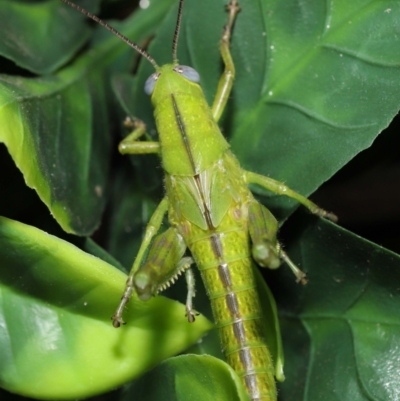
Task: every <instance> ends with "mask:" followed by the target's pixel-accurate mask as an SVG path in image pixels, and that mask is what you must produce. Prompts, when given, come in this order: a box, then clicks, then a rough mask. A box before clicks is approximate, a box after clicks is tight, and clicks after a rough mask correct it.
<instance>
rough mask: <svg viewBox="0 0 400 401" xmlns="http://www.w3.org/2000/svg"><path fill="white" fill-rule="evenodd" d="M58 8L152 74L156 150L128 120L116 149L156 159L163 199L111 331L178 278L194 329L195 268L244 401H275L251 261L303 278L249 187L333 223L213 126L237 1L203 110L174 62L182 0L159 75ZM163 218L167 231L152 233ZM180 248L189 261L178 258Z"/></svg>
mask: <svg viewBox="0 0 400 401" xmlns="http://www.w3.org/2000/svg"><path fill="white" fill-rule="evenodd" d="M62 1H63V2H64V3H67V4H69V5H70V6H72V7H74V8H76V9H78V10H79V11H81V12H82V13H84V14H85V15H87V16H88V17H90V18H92V19H94V20H95V21H97V22H98V23H100V24H101V25H103V26H104V27H106V28H107V29H108V30H110V31H111V32H113V33H114V34H115V35H117V36H119V37H120V38H121V39H122V40H123V41H125V42H126V43H127V44H128V45H129V46H131V47H132V48H134V49H135V50H136V51H137V52H139V53H140V54H141V55H142V56H144V57H145V58H146V59H147V60H148V61H149V62H150V63H151V64H152V65H153V66H154V68H155V71H156V72H155V73H154V74H152V75H151V76H150V77H149V78H148V80H147V81H146V84H145V92H146V93H147V94H148V95H150V96H151V101H152V104H153V106H154V117H155V120H156V125H157V130H158V134H159V138H160V139H159V142H151V141H139V139H140V138H141V137H142V136H143V135H144V134H145V133H146V127H145V125H144V123H142V122H140V121H136V122H135V123H134V126H135V129H134V130H133V132H132V133H131V134H130V135H128V136H127V137H126V138H125V139H124V140H123V141H122V142H121V143H120V145H119V151H120V152H121V153H122V154H149V153H157V154H159V155H160V157H161V160H162V166H163V169H164V172H165V188H166V194H165V196H164V198H163V199H162V201H161V202H160V204H159V205H158V207H157V208H156V210H155V212H154V214H153V215H152V217H151V219H150V222H149V223H148V225H147V228H146V231H145V235H144V239H143V242H142V244H141V247H140V249H139V252H138V255H137V257H136V260H135V262H134V264H133V267H132V270H131V272H130V274H129V276H128V279H127V283H126V288H125V292H124V294H123V296H122V298H121V302H120V304H119V306H118V308H117V310H116V312H115V314H114V316H113V317H112V320H113V325H114V327H119V326H120V325H121V324H124V321H123V319H122V314H123V310H124V308H125V306H126V304H127V303H128V301H129V299H130V297H131V295H132V293H133V291H136V293H137V295H138V296H139V298H140V299H142V300H147V299H149V298H150V297H152V296H154V295H156V294H157V293H159V292H160V291H162V290H163V289H165V288H167V287H168V286H169V285H170V284H171V283H173V282H174V281H175V279H176V278H177V277H178V276H179V275H181V274H182V273H184V274H185V276H186V281H187V285H188V294H187V300H186V314H187V318H188V321H189V322H194V320H195V316H196V314H197V312H196V311H195V310H194V308H193V305H192V298H193V297H194V294H195V289H194V278H193V272H192V270H191V268H190V266H191V265H192V264H193V263H195V264H196V265H197V266H198V268H199V270H200V272H201V276H202V279H203V281H204V285H205V288H206V290H207V293H208V296H209V298H210V301H211V306H212V310H213V315H214V319H215V323H216V325H217V327H218V329H219V333H220V338H221V343H222V348H223V352H224V354H225V357H226V360H227V362H228V363H229V364H230V365H231V366H232V367H233V369H234V370H235V371H236V372H237V374H238V375H239V376H240V377H241V379H242V382H243V385H244V386H245V388H246V390H247V393H248V395H249V397H250V399H251V400H253V401H275V400H276V399H277V395H276V386H275V379H274V365H273V362H272V360H271V356H270V353H269V350H268V348H267V346H266V341H265V335H264V332H263V329H262V321H261V319H262V309H261V305H260V302H259V299H258V295H257V292H256V288H255V279H254V277H253V271H252V263H253V260H254V261H255V262H256V263H257V264H258V265H260V266H262V267H268V268H270V269H275V268H277V267H279V265H280V263H281V260H283V261H285V262H286V263H287V264H288V265H289V267H290V268H291V269H292V271H293V273H294V274H295V276H296V278H297V280H298V281H301V282H303V283H304V282H305V280H306V279H305V274H304V273H303V272H302V271H301V270H300V269H299V268H298V267H297V266H295V265H294V263H293V262H292V261H291V260H290V259H289V257H288V256H287V254H286V253H285V252H284V251H283V250H282V248H281V246H280V244H279V242H278V241H277V231H278V222H277V220H276V219H275V217H274V216H273V215H272V214H271V212H270V211H269V210H268V209H267V208H265V207H264V206H262V205H261V204H260V203H259V202H258V201H256V200H255V199H254V197H253V195H252V193H251V192H250V190H249V188H248V185H249V184H256V185H259V186H261V187H263V188H265V189H267V190H269V191H272V192H274V193H276V194H279V195H286V196H289V197H291V198H293V199H295V200H297V201H298V202H299V203H301V204H303V205H304V206H305V207H307V208H308V209H309V210H310V211H311V213H314V214H316V215H318V216H322V217H325V218H328V219H331V220H333V221H335V220H336V217H335V215H333V214H331V213H328V212H326V211H324V210H322V209H321V208H319V207H318V206H317V205H316V204H314V203H313V202H311V201H310V200H308V199H307V198H305V197H303V196H302V195H300V194H298V193H296V192H294V191H293V190H291V189H290V188H288V187H286V186H285V185H284V184H282V183H280V182H278V181H275V180H273V179H271V178H268V177H264V176H261V175H258V174H256V173H253V172H250V171H245V170H243V169H242V168H241V167H240V165H239V163H238V161H237V159H236V158H235V156H234V155H233V154H232V152H231V151H230V149H229V144H228V142H227V141H226V140H225V138H224V137H223V135H222V133H221V131H220V129H219V127H218V125H217V122H218V120H219V119H220V117H221V115H222V113H223V110H224V108H225V106H226V104H227V101H228V98H229V94H230V92H231V89H232V85H233V80H234V76H235V67H234V63H233V60H232V57H231V53H230V48H229V47H230V38H231V32H232V28H233V24H234V21H235V19H236V16H237V14H238V12H239V10H240V9H239V5H238V2H237V0H230V2H229V4H228V6H227V10H228V21H227V24H226V26H225V27H224V30H223V35H222V39H221V43H220V52H221V56H222V60H223V62H224V65H225V71H224V72H223V74H222V76H221V78H220V81H219V84H218V89H217V93H216V96H215V99H214V102H213V105H212V106H211V107H210V106H209V105H208V104H207V101H206V99H205V97H204V93H203V91H202V89H201V87H200V85H199V81H200V78H199V74H198V73H197V72H196V71H195V70H194V69H193V68H191V67H188V66H182V65H179V63H178V58H177V43H178V37H179V30H180V23H181V18H182V9H183V4H184V0H180V3H179V10H178V18H177V23H176V29H175V35H174V39H173V46H172V55H173V62H172V63H171V64H166V65H163V66H161V67H160V66H158V65H157V63H156V62H155V60H154V59H153V58H152V57H151V56H150V55H149V54H148V53H147V52H146V51H145V50H143V49H142V48H140V47H139V46H138V45H137V44H135V43H132V42H131V41H129V39H127V38H126V37H124V36H122V35H121V34H120V33H119V32H117V31H115V30H114V29H113V28H112V27H110V26H109V25H108V24H106V23H105V22H103V21H101V20H99V19H98V18H97V17H96V16H94V15H92V14H90V13H88V12H87V11H85V10H83V9H81V8H80V7H78V6H76V5H74V4H72V3H70V2H69V1H68V0H62ZM167 212H168V218H169V222H170V228H168V229H167V230H166V231H165V232H163V233H162V234H158V235H157V232H158V231H159V229H160V226H161V224H162V221H163V218H164V216H165V214H166V213H167ZM187 250H189V251H190V254H191V256H185V253H186V251H187ZM147 252H148V256H147V258H146V260H144V259H145V255H146V253H147ZM143 263H144V264H143Z"/></svg>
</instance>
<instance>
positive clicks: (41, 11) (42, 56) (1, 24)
mask: <svg viewBox="0 0 400 401" xmlns="http://www.w3.org/2000/svg"><path fill="white" fill-rule="evenodd" d="M99 2H100V1H99V0H95V1H93V0H90V1H89V0H81V1H80V2H77V3H78V4H80V5H81V7H84V8H86V9H87V10H89V11H91V12H93V13H96V12H97V11H98V4H99ZM31 3H33V4H29V3H24V2H19V1H13V0H1V1H0V7H1V14H0V36H1V38H2V40H1V42H0V55H2V56H4V57H6V58H8V59H10V60H13V61H14V62H15V63H16V64H17V65H19V66H20V67H22V68H26V69H27V70H29V71H31V72H34V73H37V74H49V73H51V72H54V71H55V70H57V68H59V67H60V66H62V65H63V64H65V63H66V62H67V61H68V60H70V59H71V57H72V56H73V55H74V54H75V53H76V51H77V50H78V49H79V48H80V47H81V46H82V45H83V44H84V43H85V41H86V40H87V39H88V38H89V32H90V31H89V28H88V26H87V25H85V24H83V23H82V22H83V20H84V18H85V17H84V16H83V15H79V16H77V15H76V12H74V11H73V10H72V9H70V8H67V7H65V6H62V5H61V2H60V0H47V1H42V2H31ZM78 21H79V22H78ZM71 26H74V28H73V29H71ZM33 32H34V34H32V33H33Z"/></svg>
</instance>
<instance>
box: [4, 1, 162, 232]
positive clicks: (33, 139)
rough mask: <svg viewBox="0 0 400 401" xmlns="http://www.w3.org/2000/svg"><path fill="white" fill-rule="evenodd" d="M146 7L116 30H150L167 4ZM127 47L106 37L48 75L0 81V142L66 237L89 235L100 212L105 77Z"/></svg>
mask: <svg viewBox="0 0 400 401" xmlns="http://www.w3.org/2000/svg"><path fill="white" fill-rule="evenodd" d="M62 6H63V7H66V6H65V5H62ZM153 7H154V9H153V8H149V9H148V10H145V11H142V13H141V14H137V15H135V16H134V18H132V19H131V20H129V21H126V23H125V27H123V28H124V29H122V30H123V32H124V33H125V34H126V35H127V36H129V37H132V38H134V39H138V38H141V37H143V35H146V34H147V33H148V32H151V31H152V30H153V29H154V28H153V27H154V23H155V22H157V21H158V20H159V19H160V18H162V16H163V11H164V9H165V8H168V7H169V3H168V2H161V3H159V4H158V7H157V3H155V4H154V6H153ZM76 13H77V12H76ZM77 14H78V13H77ZM142 15H143V18H142ZM128 50H129V48H128V47H127V46H126V44H124V43H121V41H120V40H118V39H117V38H116V37H114V36H111V35H110V36H109V37H108V38H107V40H102V41H101V42H100V44H99V45H98V46H97V47H96V50H93V51H91V52H90V53H86V54H85V55H83V56H82V57H80V58H79V59H77V60H76V61H75V62H74V63H73V64H71V65H70V66H68V67H67V68H65V69H63V70H61V71H60V72H58V73H57V74H55V75H51V76H46V77H43V78H36V79H29V78H21V77H10V76H0V126H1V129H0V142H4V143H5V144H6V146H7V148H8V150H9V152H10V154H11V156H12V157H13V159H14V161H15V163H16V165H17V166H18V168H19V169H20V170H21V171H22V172H23V174H24V178H25V181H26V183H27V185H28V186H30V187H31V188H34V189H35V190H36V191H37V192H38V194H39V196H40V198H41V199H42V201H43V202H44V203H45V204H46V205H47V206H48V207H49V209H50V210H51V212H52V214H53V215H54V217H55V218H56V219H57V221H58V222H59V224H60V225H61V226H62V227H63V229H64V230H65V231H67V232H72V233H76V234H80V235H88V234H91V233H92V232H93V231H94V230H95V229H96V228H97V227H98V225H99V222H100V218H101V214H102V213H103V211H104V206H105V201H106V198H107V193H108V184H107V180H108V175H109V169H110V162H111V159H110V156H111V151H112V141H111V136H110V125H109V118H108V113H107V110H108V108H109V107H110V106H111V102H110V99H108V98H107V96H108V94H109V93H108V88H109V81H108V80H105V78H106V76H107V75H106V73H107V68H108V67H110V68H111V66H114V64H113V63H115V62H116V60H117V59H119V58H120V57H122V55H123V54H124V52H126V51H128ZM125 68H127V63H125ZM27 155H29V157H27Z"/></svg>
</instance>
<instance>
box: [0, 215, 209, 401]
mask: <svg viewBox="0 0 400 401" xmlns="http://www.w3.org/2000/svg"><path fill="white" fill-rule="evenodd" d="M0 260H1V264H0V266H1V268H0V382H1V385H2V387H3V388H6V389H8V390H10V391H12V392H16V393H19V394H23V395H27V396H30V397H35V398H41V399H72V398H81V397H87V396H89V395H93V394H96V393H101V392H104V391H107V390H110V389H112V388H114V387H116V386H119V385H121V384H123V383H125V382H127V381H128V380H131V379H132V378H134V377H136V376H138V375H140V374H142V373H143V372H144V371H146V370H148V369H149V368H150V367H152V366H154V365H155V364H156V363H158V362H159V361H161V360H163V359H165V358H166V357H168V356H172V355H174V354H176V353H178V352H180V351H182V350H184V349H185V348H186V347H187V346H188V345H190V344H193V343H194V342H195V341H196V340H197V339H198V338H199V337H201V336H202V335H203V334H204V332H206V331H207V330H209V329H210V328H211V327H212V325H211V324H210V323H209V322H208V321H207V320H206V319H205V318H203V317H201V316H199V317H198V318H197V319H196V323H195V324H189V323H188V322H187V319H186V317H185V310H184V307H183V305H181V304H179V303H177V302H174V301H171V300H168V299H166V298H163V297H156V298H154V299H152V300H151V301H149V302H146V303H145V302H142V301H140V300H138V298H137V297H136V296H133V297H132V299H131V302H130V303H129V308H128V310H127V311H126V314H125V317H126V321H127V322H128V324H127V325H126V326H124V327H122V328H120V329H118V330H117V329H115V328H114V327H112V324H111V320H110V316H111V315H112V314H113V312H114V310H115V308H116V306H117V305H118V303H119V299H120V297H121V291H122V289H123V288H124V285H125V280H126V276H125V275H124V274H123V273H121V272H120V271H119V270H117V269H116V268H114V267H112V266H110V265H109V264H107V263H105V262H103V261H102V260H100V259H98V258H95V257H93V256H91V255H88V254H86V253H84V252H82V251H80V250H79V249H78V248H76V247H74V246H72V245H71V244H69V243H67V242H65V241H62V240H60V239H58V238H56V237H53V236H51V235H48V234H46V233H44V232H42V231H40V230H38V229H36V228H33V227H30V226H26V225H24V224H21V223H17V222H15V221H12V220H9V219H6V218H0Z"/></svg>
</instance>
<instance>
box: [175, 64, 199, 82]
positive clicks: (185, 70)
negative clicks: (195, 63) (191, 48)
mask: <svg viewBox="0 0 400 401" xmlns="http://www.w3.org/2000/svg"><path fill="white" fill-rule="evenodd" d="M174 71H175V72H177V73H179V74H181V75H183V76H184V77H185V78H187V79H188V80H189V81H192V82H195V83H196V84H198V83H199V82H200V75H199V73H198V72H197V71H196V70H195V69H194V68H192V67H188V66H187V65H178V66H176V67H175V68H174Z"/></svg>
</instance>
